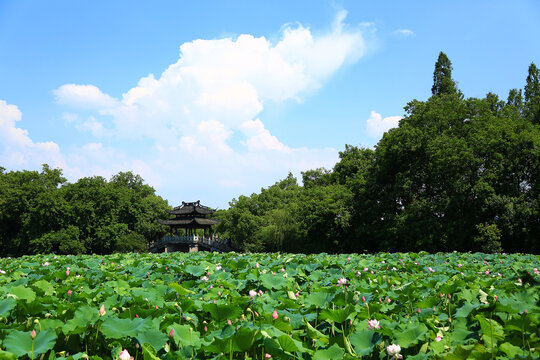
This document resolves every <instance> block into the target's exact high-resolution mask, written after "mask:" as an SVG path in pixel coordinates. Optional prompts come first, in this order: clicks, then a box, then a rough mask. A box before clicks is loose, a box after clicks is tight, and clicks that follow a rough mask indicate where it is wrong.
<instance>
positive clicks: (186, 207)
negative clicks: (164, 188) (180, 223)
mask: <svg viewBox="0 0 540 360" xmlns="http://www.w3.org/2000/svg"><path fill="white" fill-rule="evenodd" d="M167 212H168V213H169V214H173V215H186V214H201V215H210V214H213V213H214V212H215V210H213V209H211V208H209V207H208V206H204V205H201V202H200V200H198V201H194V202H183V201H182V205H180V206H177V207H175V208H174V209H173V210H167Z"/></svg>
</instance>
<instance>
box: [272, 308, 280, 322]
mask: <svg viewBox="0 0 540 360" xmlns="http://www.w3.org/2000/svg"><path fill="white" fill-rule="evenodd" d="M278 316H279V315H278V313H277V310H274V312H273V313H272V319H274V320H277V318H278Z"/></svg>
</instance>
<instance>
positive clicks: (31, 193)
mask: <svg viewBox="0 0 540 360" xmlns="http://www.w3.org/2000/svg"><path fill="white" fill-rule="evenodd" d="M168 208H169V206H168V204H167V202H166V201H165V200H163V199H161V198H160V197H159V196H156V195H155V194H154V189H153V188H151V187H150V186H148V185H146V184H144V183H143V180H142V178H141V177H140V176H138V175H133V174H132V173H131V172H125V173H122V172H121V173H118V174H117V175H115V176H113V177H112V179H111V181H110V182H107V181H106V180H105V179H104V178H102V177H92V178H82V179H80V180H78V181H77V182H75V183H73V184H71V183H66V180H65V179H64V178H63V177H62V172H61V170H59V169H54V170H53V169H50V168H49V166H47V165H43V170H42V172H41V173H38V172H36V171H11V172H4V171H2V172H0V253H2V254H5V255H11V256H20V255H25V254H29V253H55V254H84V253H99V254H107V253H112V252H132V251H134V252H141V251H146V248H147V243H148V241H150V240H156V239H157V238H159V237H160V236H162V235H163V234H165V232H166V231H167V229H166V228H165V227H163V226H162V225H160V224H158V223H157V222H156V220H157V219H159V218H164V217H165V216H166V212H165V210H167V209H168Z"/></svg>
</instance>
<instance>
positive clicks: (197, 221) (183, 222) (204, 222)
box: [158, 217, 219, 227]
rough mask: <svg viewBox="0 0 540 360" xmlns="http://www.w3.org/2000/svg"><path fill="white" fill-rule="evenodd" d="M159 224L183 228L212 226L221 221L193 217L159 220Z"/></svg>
mask: <svg viewBox="0 0 540 360" xmlns="http://www.w3.org/2000/svg"><path fill="white" fill-rule="evenodd" d="M158 222H159V223H160V224H162V225H169V226H178V227H182V226H193V225H201V226H211V225H215V224H217V223H219V220H216V219H206V218H198V217H193V218H188V219H172V220H158Z"/></svg>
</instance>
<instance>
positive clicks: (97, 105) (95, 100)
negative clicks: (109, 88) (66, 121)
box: [53, 84, 117, 109]
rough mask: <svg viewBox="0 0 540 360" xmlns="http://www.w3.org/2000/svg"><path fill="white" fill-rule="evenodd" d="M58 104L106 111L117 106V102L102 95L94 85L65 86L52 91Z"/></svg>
mask: <svg viewBox="0 0 540 360" xmlns="http://www.w3.org/2000/svg"><path fill="white" fill-rule="evenodd" d="M53 93H54V95H55V96H56V99H57V101H58V102H59V103H60V104H64V105H69V106H73V107H79V108H80V107H83V108H88V109H107V108H111V107H114V106H116V105H117V101H116V100H115V99H114V98H112V97H111V96H109V95H107V94H104V93H102V92H101V90H99V89H98V88H97V87H95V86H94V85H77V84H66V85H62V86H60V87H59V88H58V89H56V90H54V91H53Z"/></svg>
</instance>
